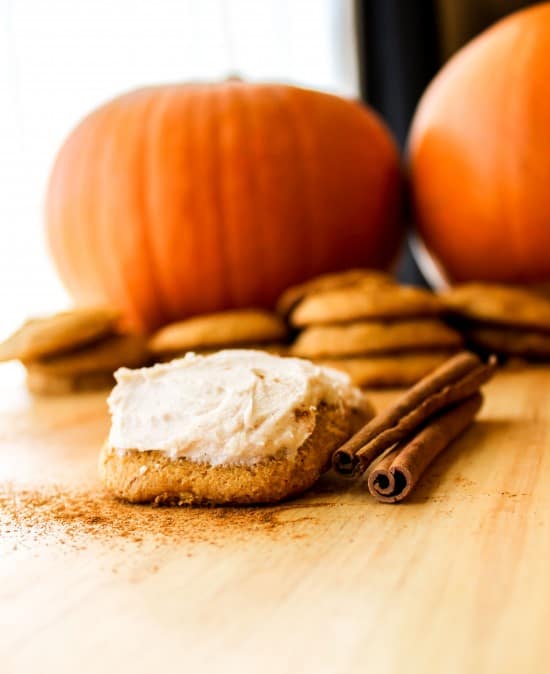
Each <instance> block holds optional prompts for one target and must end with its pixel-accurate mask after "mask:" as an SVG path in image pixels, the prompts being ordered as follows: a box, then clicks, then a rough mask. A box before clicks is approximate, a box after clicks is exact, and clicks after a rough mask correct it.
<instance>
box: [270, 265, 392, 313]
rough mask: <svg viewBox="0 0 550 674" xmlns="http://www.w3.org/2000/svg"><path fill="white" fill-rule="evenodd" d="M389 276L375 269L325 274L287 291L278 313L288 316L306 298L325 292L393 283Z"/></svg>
mask: <svg viewBox="0 0 550 674" xmlns="http://www.w3.org/2000/svg"><path fill="white" fill-rule="evenodd" d="M393 282H394V280H393V279H392V277H391V276H390V275H389V274H386V273H385V272H383V271H377V270H375V269H348V270H347V271H341V272H335V273H332V274H323V275H322V276H316V277H315V278H312V279H310V280H309V281H306V282H305V283H300V284H299V285H295V286H292V287H290V288H288V289H287V290H285V292H284V293H283V294H282V295H281V297H280V298H279V300H278V302H277V312H278V313H279V314H281V315H282V316H288V314H289V313H290V312H291V311H292V309H293V308H294V307H295V306H296V305H297V304H298V302H300V301H301V300H303V299H304V297H306V295H311V294H314V293H318V292H322V291H325V290H336V289H338V288H350V287H353V286H357V285H363V286H368V285H378V284H381V283H393Z"/></svg>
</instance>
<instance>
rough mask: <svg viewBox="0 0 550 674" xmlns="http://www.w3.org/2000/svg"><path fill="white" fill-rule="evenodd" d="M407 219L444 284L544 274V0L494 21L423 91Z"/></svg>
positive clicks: (549, 151)
mask: <svg viewBox="0 0 550 674" xmlns="http://www.w3.org/2000/svg"><path fill="white" fill-rule="evenodd" d="M409 158H410V172H411V180H412V192H413V201H414V208H415V213H416V224H417V227H418V230H419V232H420V234H421V237H422V238H423V240H424V243H425V244H426V247H427V248H428V250H429V251H430V252H431V253H432V254H433V255H434V257H435V258H436V260H437V261H439V262H440V263H441V265H442V266H443V269H444V270H445V271H446V272H447V275H448V276H449V277H450V279H451V280H456V281H465V280H468V279H485V280H494V281H504V282H506V281H508V282H515V281H517V282H528V281H538V280H544V279H548V278H550V3H545V4H543V5H537V6H535V7H533V8H531V9H527V10H524V11H522V12H519V13H517V14H514V15H512V16H511V17H509V18H507V19H505V20H503V21H501V22H500V23H497V24H496V25H495V26H494V27H492V28H491V29H490V30H488V31H486V32H485V33H483V34H482V35H481V36H479V37H478V38H476V39H475V40H474V41H473V42H471V43H470V44H469V45H467V46H466V47H465V48H464V49H462V50H461V51H460V52H459V53H458V54H457V55H455V56H454V57H453V58H452V59H451V61H450V62H449V63H448V64H447V65H446V66H445V67H444V68H443V69H442V71H441V72H440V73H439V74H438V75H437V77H436V78H435V80H434V81H433V82H432V84H431V85H430V86H429V88H428V89H427V91H426V93H425V94H424V96H423V98H422V100H421V102H420V104H419V107H418V110H417V112H416V115H415V118H414V122H413V126H412V130H411V135H410V139H409Z"/></svg>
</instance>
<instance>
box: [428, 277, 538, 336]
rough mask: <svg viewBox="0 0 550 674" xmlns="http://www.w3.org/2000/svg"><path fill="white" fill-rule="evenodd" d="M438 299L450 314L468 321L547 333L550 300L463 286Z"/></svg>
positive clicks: (504, 289) (512, 290) (501, 288)
mask: <svg viewBox="0 0 550 674" xmlns="http://www.w3.org/2000/svg"><path fill="white" fill-rule="evenodd" d="M440 297H441V299H442V301H443V302H444V303H445V305H446V306H447V308H448V310H449V311H450V312H451V313H453V314H455V315H456V316H459V317H461V318H465V319H467V320H469V321H477V322H482V323H495V324H500V325H507V326H510V327H516V328H533V329H534V330H541V331H549V332H550V299H548V298H546V297H544V296H542V295H539V294H537V293H535V292H533V291H531V290H528V289H523V288H516V287H511V286H503V285H495V284H491V283H465V284H463V285H457V286H454V287H452V288H450V289H449V290H447V291H445V292H444V293H441V295H440Z"/></svg>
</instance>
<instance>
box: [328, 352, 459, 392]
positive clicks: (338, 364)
mask: <svg viewBox="0 0 550 674" xmlns="http://www.w3.org/2000/svg"><path fill="white" fill-rule="evenodd" d="M451 353H452V352H450V351H445V352H437V353H429V354H427V353H422V352H421V353H406V354H396V355H394V356H373V357H370V358H340V359H331V360H325V359H323V360H320V361H317V362H318V363H319V364H320V365H324V366H326V367H331V368H334V369H336V370H341V371H342V372H345V373H346V374H348V375H349V377H350V379H351V381H352V382H353V383H354V384H355V385H356V386H361V387H362V388H369V387H372V388H384V387H388V388H389V387H403V386H412V384H415V383H416V382H417V381H419V380H420V379H422V377H425V376H426V375H427V374H429V373H430V372H431V371H432V370H435V368H436V367H439V365H441V364H442V363H444V362H445V361H446V360H447V359H448V358H449V356H450V354H451Z"/></svg>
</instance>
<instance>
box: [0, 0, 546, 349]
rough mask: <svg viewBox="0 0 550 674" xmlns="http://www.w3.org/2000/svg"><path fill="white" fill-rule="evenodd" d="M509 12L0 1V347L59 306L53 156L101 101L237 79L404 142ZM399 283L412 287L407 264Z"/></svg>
mask: <svg viewBox="0 0 550 674" xmlns="http://www.w3.org/2000/svg"><path fill="white" fill-rule="evenodd" d="M528 4H533V3H529V2H521V1H518V0H414V1H408V0H355V1H354V0H48V2H43V1H42V0H0V83H1V86H0V148H1V151H0V186H1V187H0V196H1V198H0V284H1V287H2V288H3V291H2V312H1V315H0V337H2V336H3V335H5V334H6V333H8V332H9V331H10V330H11V329H13V328H14V327H15V326H16V325H17V324H18V323H20V322H21V321H22V320H23V319H24V318H25V317H27V316H28V315H29V314H32V313H41V312H48V311H53V310H56V309H59V308H62V307H64V306H66V305H67V303H68V298H67V296H66V294H65V292H64V290H63V288H62V287H61V285H60V283H59V281H58V280H57V277H56V275H55V272H54V269H53V266H52V264H51V262H50V260H49V257H48V254H47V252H46V246H45V241H44V237H43V222H42V206H43V198H44V192H45V189H46V184H47V179H48V174H49V171H50V169H51V166H52V163H53V160H54V158H55V154H56V151H57V150H58V149H59V147H60V145H61V143H62V142H63V140H64V139H65V137H66V136H67V134H68V133H69V131H70V130H71V129H72V128H73V127H74V126H75V125H76V124H77V123H78V121H79V120H80V119H81V118H82V117H83V116H84V115H85V114H86V113H87V112H89V111H90V110H91V109H93V108H95V107H96V106H98V105H99V104H100V103H102V102H104V101H105V100H107V99H109V98H111V97H113V96H115V95H117V94H119V93H120V92H123V91H125V90H128V89H132V88H135V87H138V86H141V85H144V84H150V83H163V82H170V81H182V80H189V79H202V80H216V79H223V78H226V77H228V76H233V75H238V76H240V77H242V78H244V79H248V80H251V81H261V80H277V81H283V82H290V83H294V84H299V85H302V86H306V87H311V88H315V89H321V90H325V91H329V92H331V93H336V94H340V95H343V96H348V97H359V96H361V97H362V98H363V99H364V100H367V101H368V102H369V103H370V104H371V105H372V106H373V107H374V108H375V109H377V110H378V111H379V112H380V113H381V114H382V116H383V117H384V118H385V119H386V121H387V122H388V124H389V126H390V127H391V128H392V130H393V132H394V134H395V135H396V138H397V139H398V141H399V142H400V143H401V144H402V145H403V144H404V143H405V141H406V136H407V130H408V126H409V122H410V118H411V116H412V113H413V111H414V108H415V106H416V103H417V100H418V98H419V97H420V95H421V93H422V91H423V90H424V88H425V87H426V85H427V84H428V82H429V81H430V79H431V78H432V77H433V75H434V74H435V73H436V72H437V70H438V69H439V67H440V66H441V65H442V64H443V63H444V62H445V60H447V59H448V58H449V57H450V56H451V55H452V54H453V53H454V52H455V51H456V50H457V49H458V48H459V47H460V46H461V45H462V44H464V43H465V42H466V41H468V40H469V39H470V38H471V37H473V36H474V35H475V34H477V33H478V32H480V31H481V30H483V29H484V28H485V27H486V26H488V25H490V24H491V23H493V22H494V21H495V20H497V19H498V18H500V17H501V16H503V15H505V14H507V13H509V12H511V11H514V10H516V9H518V8H520V7H522V6H525V5H528ZM398 273H399V276H400V278H401V279H402V280H405V281H408V282H414V283H419V282H422V278H421V276H420V275H419V272H418V269H417V267H416V264H415V263H414V260H413V258H412V256H411V254H410V252H409V251H404V253H403V256H402V259H401V261H400V263H399V270H398Z"/></svg>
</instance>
